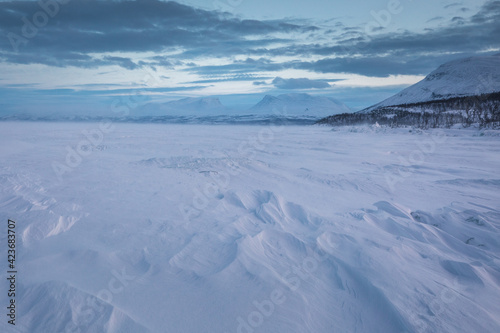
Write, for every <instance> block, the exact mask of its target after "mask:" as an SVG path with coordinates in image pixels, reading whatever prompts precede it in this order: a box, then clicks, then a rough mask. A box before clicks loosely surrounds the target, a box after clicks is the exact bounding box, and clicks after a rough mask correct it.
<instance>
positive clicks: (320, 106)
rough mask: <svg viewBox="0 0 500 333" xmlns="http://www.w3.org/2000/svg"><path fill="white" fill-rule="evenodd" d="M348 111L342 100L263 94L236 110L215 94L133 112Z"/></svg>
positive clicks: (312, 113)
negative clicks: (253, 103) (252, 104)
mask: <svg viewBox="0 0 500 333" xmlns="http://www.w3.org/2000/svg"><path fill="white" fill-rule="evenodd" d="M345 112H350V109H349V108H348V107H347V106H346V105H344V104H343V103H342V102H340V101H338V100H336V99H334V98H330V97H323V96H312V95H309V94H284V95H279V96H271V95H266V96H264V98H263V99H262V100H261V101H260V102H259V103H257V104H256V105H254V106H253V107H251V108H250V109H248V110H244V111H236V110H231V109H230V108H228V107H226V106H224V105H223V104H222V103H221V102H220V100H219V99H218V98H216V97H200V98H184V99H180V100H176V101H171V102H167V103H148V104H146V105H144V106H143V107H141V108H139V109H137V110H136V111H135V112H134V113H133V115H134V116H137V115H142V116H173V115H177V116H207V115H211V116H213V115H239V116H242V115H258V116H264V115H272V116H281V117H288V116H291V117H297V116H304V117H311V118H321V117H325V116H328V115H331V114H338V113H345Z"/></svg>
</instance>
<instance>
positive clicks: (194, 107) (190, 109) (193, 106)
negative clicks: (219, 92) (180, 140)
mask: <svg viewBox="0 0 500 333" xmlns="http://www.w3.org/2000/svg"><path fill="white" fill-rule="evenodd" d="M225 111H227V108H226V107H225V106H224V105H222V103H221V102H220V100H219V99H218V98H216V97H199V98H193V97H189V98H183V99H179V100H175V101H171V102H166V103H148V104H146V105H144V106H142V107H140V108H138V109H137V110H136V111H135V112H134V114H133V115H142V116H165V115H169V116H188V115H189V116H196V115H198V116H203V115H216V114H223V113H224V112H225Z"/></svg>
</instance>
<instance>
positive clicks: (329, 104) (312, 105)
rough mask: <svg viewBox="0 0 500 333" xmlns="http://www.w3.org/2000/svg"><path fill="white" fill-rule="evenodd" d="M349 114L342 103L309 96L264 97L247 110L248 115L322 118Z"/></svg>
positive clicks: (348, 110) (327, 98)
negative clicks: (330, 115)
mask: <svg viewBox="0 0 500 333" xmlns="http://www.w3.org/2000/svg"><path fill="white" fill-rule="evenodd" d="M345 112H350V109H349V108H348V107H347V106H346V105H345V104H343V103H342V102H340V101H338V100H336V99H334V98H331V97H323V96H312V95H309V94H284V95H279V96H271V95H266V96H264V98H263V99H262V100H261V101H260V102H259V103H257V104H256V105H254V106H253V107H251V108H250V109H249V110H248V113H250V114H281V115H292V116H311V117H322V116H323V117H324V116H325V115H329V114H338V113H345Z"/></svg>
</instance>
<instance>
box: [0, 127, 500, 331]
mask: <svg viewBox="0 0 500 333" xmlns="http://www.w3.org/2000/svg"><path fill="white" fill-rule="evenodd" d="M100 126H101V125H100V124H95V123H27V122H13V123H7V122H3V123H0V129H1V131H0V133H1V134H0V135H1V136H2V139H1V140H2V143H3V144H2V146H1V148H0V154H1V156H2V159H1V160H0V207H1V210H0V215H1V216H0V218H1V219H2V220H7V219H8V218H10V219H14V220H16V222H17V232H18V233H19V235H20V236H19V240H18V246H19V253H20V254H19V258H17V261H18V264H19V272H20V273H19V281H20V282H19V283H20V285H19V290H20V294H19V296H18V297H17V299H18V302H19V309H18V318H17V321H18V325H16V327H15V329H13V328H12V327H11V325H7V324H6V322H5V321H4V320H3V321H2V322H1V323H0V330H2V331H6V332H437V331H440V332H470V331H476V332H479V331H481V332H496V331H497V330H498V329H499V328H500V318H499V316H498V313H500V305H499V303H498V299H499V297H500V262H499V253H500V241H499V239H500V238H499V237H498V233H499V228H500V212H499V209H500V206H499V203H500V200H499V199H500V194H499V193H500V191H499V187H500V178H499V177H498V170H499V166H500V155H499V152H500V145H499V143H500V138H499V137H498V136H490V135H485V136H479V135H478V132H477V131H473V130H445V131H440V132H431V131H428V132H426V131H412V132H411V133H410V132H409V130H408V129H396V130H387V129H384V128H367V127H359V128H344V129H336V130H332V129H331V128H330V127H322V126H302V127H300V126H274V127H273V126H227V125H165V124H163V125H159V124H158V125H153V124H113V125H112V126H111V127H109V128H107V129H108V131H101V134H102V135H99V134H96V135H95V136H94V137H93V139H94V140H95V141H94V142H91V140H90V139H89V136H88V135H85V133H87V134H88V133H96V130H97V129H99V128H100ZM85 131H87V132H85ZM91 138H92V137H91ZM87 141H88V142H87ZM68 147H69V150H68ZM84 147H85V148H84ZM70 151H74V152H75V153H77V154H78V156H80V158H78V157H76V156H74V155H71V156H72V157H70V158H68V152H70ZM68 162H69V163H68ZM54 163H55V165H56V167H55V168H54ZM61 165H62V166H63V167H62V168H61ZM57 166H58V167H59V168H58V167H57ZM64 166H65V167H66V168H64ZM61 170H64V172H62V171H61ZM0 239H1V244H5V242H4V240H5V239H6V235H5V234H2V235H1V236H0ZM2 251H3V250H2ZM0 300H1V301H2V304H5V302H6V295H4V294H3V293H2V296H1V297H0Z"/></svg>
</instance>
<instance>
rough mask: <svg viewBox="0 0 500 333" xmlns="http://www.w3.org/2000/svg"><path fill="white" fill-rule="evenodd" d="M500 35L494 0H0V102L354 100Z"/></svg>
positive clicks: (7, 107) (95, 106)
mask: <svg viewBox="0 0 500 333" xmlns="http://www.w3.org/2000/svg"><path fill="white" fill-rule="evenodd" d="M499 36H500V1H488V0H461V1H456V0H369V1H368V0H345V1H344V0H342V1H338V0H307V1H303V0H179V1H178V2H167V1H160V0H140V1H102V0H41V1H1V0H0V113H1V112H3V113H8V112H18V113H22V112H39V111H40V112H42V111H43V112H46V111H48V110H56V111H61V110H63V111H64V112H84V113H101V114H103V113H104V114H105V113H106V112H107V110H108V109H109V105H110V103H113V101H116V100H117V99H130V98H132V97H131V96H136V97H137V96H140V99H141V103H143V102H148V101H153V102H166V101H169V100H174V99H179V98H182V97H199V96H217V97H219V98H220V99H221V101H222V102H223V103H224V104H226V105H228V106H234V107H238V108H245V107H248V106H251V105H253V104H255V103H257V102H258V101H259V100H260V99H261V98H262V97H263V96H264V95H265V94H273V95H277V94H282V93H290V92H307V93H311V94H321V95H326V96H330V97H334V98H337V99H339V100H341V101H343V102H344V103H346V104H347V105H348V106H350V107H351V108H353V109H354V110H358V109H361V108H363V107H367V106H370V105H371V104H374V103H376V102H379V101H381V100H382V99H384V98H386V97H389V96H390V95H392V94H394V93H396V92H397V91H399V90H401V89H402V88H404V87H406V86H408V85H411V84H413V83H415V82H418V81H419V80H421V79H422V78H423V77H424V76H425V75H426V74H428V73H429V72H430V71H432V70H433V69H435V68H436V67H437V66H439V65H440V64H442V63H443V62H446V61H449V60H452V59H456V58H460V57H465V56H472V55H477V54H493V53H498V52H500V37H499Z"/></svg>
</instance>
